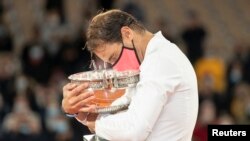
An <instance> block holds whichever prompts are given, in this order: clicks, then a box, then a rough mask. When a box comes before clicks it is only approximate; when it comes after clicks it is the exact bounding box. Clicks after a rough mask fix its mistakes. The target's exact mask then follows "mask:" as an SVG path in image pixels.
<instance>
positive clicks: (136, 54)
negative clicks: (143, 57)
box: [132, 40, 141, 64]
mask: <svg viewBox="0 0 250 141" xmlns="http://www.w3.org/2000/svg"><path fill="white" fill-rule="evenodd" d="M132 45H133V49H134V51H135V56H136V58H137V61H138V62H139V64H141V61H140V59H139V56H138V53H137V50H136V48H135V44H134V40H132Z"/></svg>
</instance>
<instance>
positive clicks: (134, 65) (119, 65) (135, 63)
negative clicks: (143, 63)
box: [112, 41, 140, 71]
mask: <svg viewBox="0 0 250 141" xmlns="http://www.w3.org/2000/svg"><path fill="white" fill-rule="evenodd" d="M132 44H133V48H132V49H131V48H128V47H125V46H123V47H122V51H121V53H120V56H119V58H118V59H117V61H116V62H115V63H114V64H113V65H112V68H113V69H115V70H117V71H124V70H139V67H140V61H139V58H138V55H137V53H136V50H135V46H134V42H133V41H132Z"/></svg>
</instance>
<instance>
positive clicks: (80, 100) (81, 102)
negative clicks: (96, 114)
mask: <svg viewBox="0 0 250 141" xmlns="http://www.w3.org/2000/svg"><path fill="white" fill-rule="evenodd" d="M87 88H88V83H82V84H79V85H76V84H74V83H68V84H66V85H65V86H64V87H63V100H62V108H63V110H64V112H66V113H69V114H76V113H79V112H91V111H93V110H94V109H95V106H94V105H91V104H90V101H92V100H93V99H94V98H95V97H94V93H93V91H89V90H88V89H87Z"/></svg>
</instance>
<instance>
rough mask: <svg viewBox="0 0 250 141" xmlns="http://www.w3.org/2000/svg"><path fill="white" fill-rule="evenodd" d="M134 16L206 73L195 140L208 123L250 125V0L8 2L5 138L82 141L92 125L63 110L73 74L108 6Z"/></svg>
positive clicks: (2, 14)
mask: <svg viewBox="0 0 250 141" xmlns="http://www.w3.org/2000/svg"><path fill="white" fill-rule="evenodd" d="M112 8H119V9H121V10H124V11H127V12H128V13H131V14H132V15H134V16H135V17H136V18H137V19H138V20H140V21H141V22H142V23H143V24H144V25H145V26H146V28H147V29H149V30H150V31H152V32H153V33H155V32H157V31H159V30H161V31H162V33H163V34H164V36H165V37H166V38H167V39H169V40H170V41H172V42H174V43H176V44H177V45H178V46H179V48H180V49H181V50H182V51H183V52H184V53H185V54H186V55H187V56H188V58H189V59H190V61H191V63H192V64H193V66H194V68H195V71H196V73H197V77H198V85H199V104H200V107H199V115H198V121H197V124H196V127H195V130H194V135H193V141H206V140H207V139H206V136H207V130H206V128H207V125H208V124H250V26H249V25H250V16H249V13H250V1H249V0H133V1H132V0H0V141H80V140H82V136H83V135H86V134H89V133H90V132H89V130H88V129H87V128H86V127H84V126H83V125H81V124H80V123H78V122H77V121H76V120H75V119H71V118H68V117H66V116H65V115H64V114H63V112H62V110H61V100H62V87H63V85H64V84H66V83H67V82H69V81H68V79H67V76H68V75H70V74H72V73H76V72H79V71H86V70H89V64H90V54H89V52H88V51H86V50H82V48H83V47H84V44H85V41H86V40H85V31H86V27H87V26H88V22H89V20H90V19H91V18H92V17H93V16H94V15H96V14H97V13H98V12H100V11H102V10H103V9H106V10H107V9H112Z"/></svg>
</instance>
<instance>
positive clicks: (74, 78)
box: [68, 69, 139, 113]
mask: <svg viewBox="0 0 250 141" xmlns="http://www.w3.org/2000/svg"><path fill="white" fill-rule="evenodd" d="M68 79H69V80H71V82H72V83H76V84H80V83H84V82H88V83H89V87H88V89H87V90H89V91H93V92H94V95H95V99H94V100H93V101H91V104H95V105H96V106H97V108H96V110H95V112H94V113H115V112H117V111H121V110H125V109H127V107H128V105H129V103H126V104H120V105H115V106H111V104H112V103H113V102H114V101H115V100H116V99H118V98H120V97H121V96H123V95H124V94H125V91H126V89H127V88H131V87H135V86H136V84H137V83H138V81H139V71H138V70H126V71H115V70H113V69H108V70H106V69H104V70H94V71H85V72H79V73H75V74H72V75H70V76H69V77H68Z"/></svg>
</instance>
